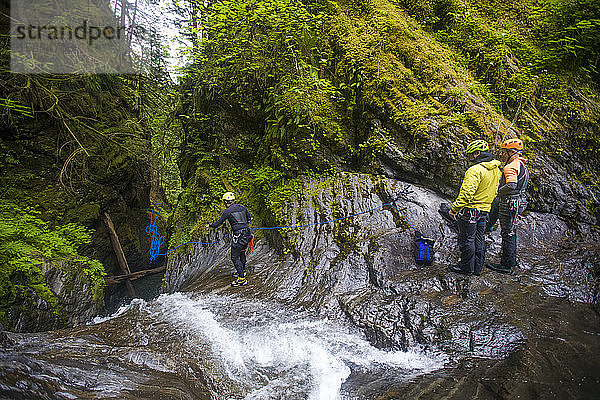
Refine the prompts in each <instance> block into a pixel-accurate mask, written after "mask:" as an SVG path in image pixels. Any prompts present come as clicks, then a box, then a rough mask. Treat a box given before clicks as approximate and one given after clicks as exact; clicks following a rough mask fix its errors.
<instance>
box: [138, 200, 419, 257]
mask: <svg viewBox="0 0 600 400" xmlns="http://www.w3.org/2000/svg"><path fill="white" fill-rule="evenodd" d="M160 205H161V203H157V204H156V205H154V206H153V207H152V213H151V214H150V224H149V225H148V226H147V227H146V233H148V234H150V237H151V240H150V261H153V260H155V259H156V258H157V257H158V256H165V255H167V254H168V253H169V252H171V251H173V250H175V249H177V248H179V247H181V246H183V245H186V244H198V245H213V244H217V243H220V242H222V241H223V240H225V238H227V236H229V234H227V235H225V236H223V237H222V238H221V239H220V240H217V241H216V242H185V243H182V244H180V245H179V246H177V247H173V248H172V249H169V250H167V251H165V252H164V253H161V252H160V247H161V246H162V244H163V243H164V241H165V238H164V236H161V235H160V234H159V233H158V228H157V226H156V219H157V218H158V213H159V211H160V208H159V209H158V211H157V213H156V215H154V210H155V209H156V206H160ZM385 206H391V207H393V208H394V209H395V210H396V211H398V213H399V214H400V215H402V216H403V217H404V219H405V220H406V222H408V224H409V225H410V227H411V228H413V229H414V230H416V228H415V227H414V225H413V224H412V223H411V222H410V220H409V219H408V217H407V216H406V214H404V212H402V211H401V210H399V209H398V208H397V207H396V206H395V205H394V202H391V203H385V204H382V205H380V206H378V207H375V208H371V209H370V210H366V211H361V212H359V213H354V214H350V215H347V216H345V217H341V218H336V219H331V220H327V221H321V222H314V223H311V224H304V225H287V226H269V227H260V228H250V230H253V231H259V230H265V231H267V230H276V229H299V228H307V227H310V226H316V225H324V224H331V223H334V222H337V221H341V220H344V219H348V218H353V217H356V216H358V215H362V214H366V213H370V212H373V211H375V210H379V209H380V208H383V207H385Z"/></svg>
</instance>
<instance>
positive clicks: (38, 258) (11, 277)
mask: <svg viewBox="0 0 600 400" xmlns="http://www.w3.org/2000/svg"><path fill="white" fill-rule="evenodd" d="M40 214H41V212H40V211H38V210H36V209H34V208H31V207H22V206H19V205H17V204H14V203H12V202H10V201H7V200H5V199H0V282H1V284H0V310H1V312H2V313H3V314H4V313H5V312H6V311H7V310H8V309H10V308H11V307H14V306H20V305H21V304H22V303H23V302H27V301H28V297H27V291H28V288H31V289H33V290H34V291H35V293H36V294H37V296H39V297H40V298H42V299H44V300H46V302H47V303H48V304H49V305H50V306H51V307H52V310H53V311H54V313H59V312H60V307H59V303H58V299H57V297H56V295H55V294H54V293H52V291H50V289H49V288H48V286H47V284H46V281H45V278H44V275H43V272H42V265H43V264H51V265H52V267H59V268H62V269H64V270H65V271H64V272H66V273H67V274H68V275H70V276H71V277H73V278H74V277H75V276H77V275H78V274H79V273H81V272H83V273H84V274H85V276H86V277H87V278H88V280H89V282H90V287H91V289H92V294H93V295H94V298H96V299H99V300H101V299H102V292H103V289H104V276H105V275H106V273H105V272H104V267H103V266H102V264H101V263H100V262H99V261H97V260H91V259H89V258H87V257H84V256H81V255H80V254H79V253H78V252H77V248H78V247H80V246H81V245H83V244H85V243H89V241H90V232H89V231H88V230H87V229H86V228H84V227H82V226H80V225H76V224H66V225H61V226H57V227H54V228H51V227H50V225H49V224H48V223H47V222H45V221H43V220H42V219H41V218H40ZM2 322H3V323H6V321H2Z"/></svg>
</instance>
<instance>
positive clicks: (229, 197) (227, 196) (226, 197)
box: [221, 192, 235, 201]
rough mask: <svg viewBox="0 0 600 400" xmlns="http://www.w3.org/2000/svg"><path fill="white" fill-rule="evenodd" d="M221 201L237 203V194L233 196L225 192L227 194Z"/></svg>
mask: <svg viewBox="0 0 600 400" xmlns="http://www.w3.org/2000/svg"><path fill="white" fill-rule="evenodd" d="M221 200H223V201H235V194H233V193H232V192H225V194H224V195H223V198H222V199H221Z"/></svg>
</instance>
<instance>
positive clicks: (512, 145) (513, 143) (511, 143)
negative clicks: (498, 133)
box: [500, 139, 523, 151]
mask: <svg viewBox="0 0 600 400" xmlns="http://www.w3.org/2000/svg"><path fill="white" fill-rule="evenodd" d="M500 148H501V149H507V150H509V149H510V150H516V151H521V150H523V141H522V140H521V139H508V140H505V141H504V142H502V144H501V145H500Z"/></svg>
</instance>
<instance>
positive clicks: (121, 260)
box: [104, 212, 138, 299]
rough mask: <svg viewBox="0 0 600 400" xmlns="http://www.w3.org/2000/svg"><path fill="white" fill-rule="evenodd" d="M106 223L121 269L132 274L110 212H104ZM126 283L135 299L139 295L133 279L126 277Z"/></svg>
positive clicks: (127, 273)
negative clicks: (132, 281)
mask: <svg viewBox="0 0 600 400" xmlns="http://www.w3.org/2000/svg"><path fill="white" fill-rule="evenodd" d="M104 224H105V225H106V228H107V229H108V233H109V236H110V241H111V243H112V245H113V250H114V251H115V254H116V255H117V260H118V261H119V266H120V267H121V271H123V273H124V274H125V275H129V274H131V271H130V270H129V265H128V264H127V259H126V258H125V253H123V248H122V247H121V243H120V242H119V237H118V236H117V232H116V231H115V226H114V225H113V222H112V220H111V219H110V215H108V213H106V212H105V213H104ZM125 279H126V281H125V285H126V286H127V291H128V292H129V297H131V298H132V299H135V298H136V297H138V296H137V294H136V293H135V289H134V287H133V284H132V283H131V279H128V278H125Z"/></svg>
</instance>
